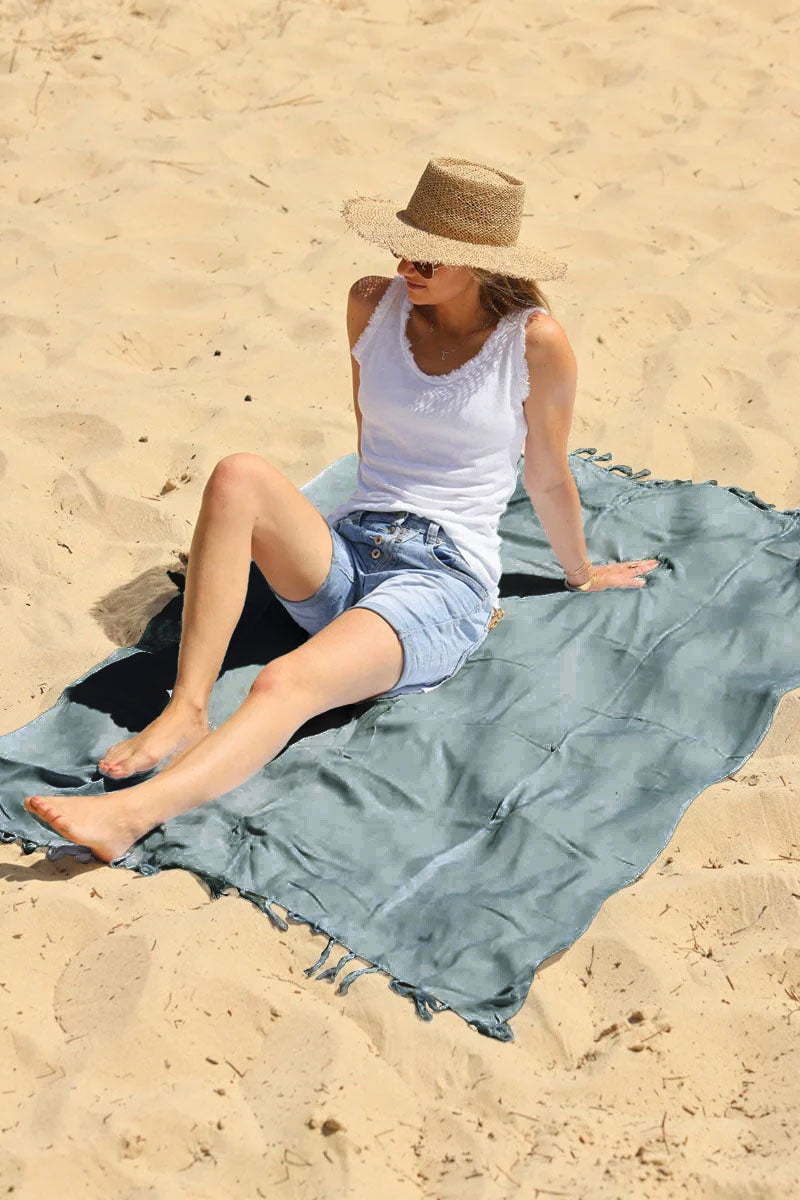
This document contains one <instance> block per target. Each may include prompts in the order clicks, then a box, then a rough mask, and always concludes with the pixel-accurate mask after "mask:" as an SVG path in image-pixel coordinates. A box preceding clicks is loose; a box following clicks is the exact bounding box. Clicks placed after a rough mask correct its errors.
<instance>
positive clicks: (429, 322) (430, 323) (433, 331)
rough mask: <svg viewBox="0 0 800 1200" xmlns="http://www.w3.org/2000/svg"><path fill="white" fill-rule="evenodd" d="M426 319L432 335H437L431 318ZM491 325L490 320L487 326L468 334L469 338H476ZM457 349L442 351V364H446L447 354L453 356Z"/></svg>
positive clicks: (480, 326)
mask: <svg viewBox="0 0 800 1200" xmlns="http://www.w3.org/2000/svg"><path fill="white" fill-rule="evenodd" d="M426 319H427V322H428V325H429V326H430V331H431V333H435V332H436V331H435V329H434V327H433V322H432V321H431V319H430V317H427V318H426ZM491 324H492V321H491V320H489V321H487V322H486V324H485V325H479V326H478V328H477V329H474V330H473V331H472V333H471V334H468V335H467V336H468V337H474V336H475V334H476V333H480V332H481V330H482V329H488V328H489V326H490V325H491ZM455 349H456V347H455V346H452V347H451V348H450V349H449V350H442V352H441V353H442V362H444V360H445V356H446V355H447V354H452V352H453V350H455Z"/></svg>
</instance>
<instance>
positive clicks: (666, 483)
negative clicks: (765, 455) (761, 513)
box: [570, 446, 800, 516]
mask: <svg viewBox="0 0 800 1200" xmlns="http://www.w3.org/2000/svg"><path fill="white" fill-rule="evenodd" d="M570 454H571V455H578V454H580V455H584V454H585V455H587V456H588V457H586V458H584V459H583V460H582V461H583V462H593V463H601V462H608V461H609V460H610V459H611V458H613V457H614V456H613V454H612V453H611V451H610V450H607V451H606V452H605V453H604V454H598V453H597V450H596V447H594V446H580V447H579V448H578V449H577V450H572V451H571V452H570ZM605 470H607V471H608V472H609V474H610V473H611V472H612V471H619V472H621V474H623V475H625V476H627V478H628V479H633V480H637V481H638V480H639V479H644V478H645V477H646V476H647V475H650V471H649V470H648V469H647V467H642V469H641V471H634V470H633V468H632V467H629V466H628V465H627V463H613V464H612V465H611V466H609V467H606V468H605ZM692 482H693V481H692V480H691V479H656V478H651V479H648V481H647V486H648V487H651V486H653V487H670V486H672V485H673V484H691V483H692ZM703 483H711V484H713V485H714V486H715V487H721V488H722V490H723V491H726V492H730V493H731V494H732V495H734V496H738V497H739V499H740V500H746V501H748V503H750V504H752V505H754V506H755V507H756V508H761V509H767V510H768V509H774V508H775V505H774V504H770V503H769V502H768V501H767V500H762V499H761V497H760V496H757V495H756V494H755V492H749V491H747V489H746V488H741V487H737V486H736V484H732V483H731V484H720V483H718V481H717V480H716V479H705V480H704V481H703ZM696 486H702V485H700V484H698V485H696ZM780 511H782V512H785V513H786V514H787V515H789V516H792V515H794V516H800V508H788V509H782V510H780Z"/></svg>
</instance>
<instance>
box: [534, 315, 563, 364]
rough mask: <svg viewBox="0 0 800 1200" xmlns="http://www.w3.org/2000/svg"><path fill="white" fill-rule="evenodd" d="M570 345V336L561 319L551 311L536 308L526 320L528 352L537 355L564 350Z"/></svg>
mask: <svg viewBox="0 0 800 1200" xmlns="http://www.w3.org/2000/svg"><path fill="white" fill-rule="evenodd" d="M567 346H569V338H568V337H567V334H566V331H565V329H564V327H563V325H562V324H561V322H560V321H557V320H556V318H555V317H554V316H553V315H552V313H549V312H543V311H542V310H541V309H535V310H534V311H533V312H530V313H528V316H527V318H526V320H525V348H526V352H528V353H532V354H533V355H535V356H539V355H549V354H553V353H556V354H557V353H558V352H559V351H560V350H561V351H563V349H564V348H565V347H567Z"/></svg>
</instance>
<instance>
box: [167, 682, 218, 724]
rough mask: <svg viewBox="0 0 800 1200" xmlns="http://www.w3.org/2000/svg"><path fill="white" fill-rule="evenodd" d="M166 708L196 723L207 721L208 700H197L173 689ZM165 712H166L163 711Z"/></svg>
mask: <svg viewBox="0 0 800 1200" xmlns="http://www.w3.org/2000/svg"><path fill="white" fill-rule="evenodd" d="M167 708H169V709H172V711H173V712H179V713H181V714H182V715H185V716H187V717H190V718H192V719H193V720H197V721H208V698H207V697H206V698H205V699H199V698H198V697H196V696H191V695H187V694H186V693H184V692H182V691H179V690H178V689H177V688H173V691H172V695H171V697H170V701H169V704H168V705H167ZM165 711H166V710H165Z"/></svg>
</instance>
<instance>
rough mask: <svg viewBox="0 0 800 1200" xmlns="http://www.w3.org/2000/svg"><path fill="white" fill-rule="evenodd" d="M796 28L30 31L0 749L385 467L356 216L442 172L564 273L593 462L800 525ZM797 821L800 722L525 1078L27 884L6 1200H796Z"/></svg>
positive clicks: (570, 22)
mask: <svg viewBox="0 0 800 1200" xmlns="http://www.w3.org/2000/svg"><path fill="white" fill-rule="evenodd" d="M789 7H790V6H787V5H785V4H781V3H778V2H777V0H761V2H760V3H758V4H755V3H752V2H746V0H740V2H739V3H737V4H723V3H712V4H710V5H702V4H699V3H697V2H692V0H685V2H683V3H681V4H679V5H677V6H675V5H672V6H669V5H664V4H657V3H640V4H636V3H630V4H627V5H626V4H624V3H621V2H620V0H606V2H602V0H591V2H590V3H589V4H584V5H577V4H574V3H571V4H568V5H567V6H566V7H563V8H557V9H552V8H549V7H545V6H536V8H534V6H527V5H523V4H522V3H519V2H518V3H516V4H514V3H509V2H508V0H498V2H496V3H494V4H492V5H488V4H484V3H472V2H469V0H461V3H455V0H438V2H435V3H433V4H431V5H423V4H421V3H417V2H415V3H413V4H394V3H390V2H389V0H380V2H375V3H366V2H359V0H337V2H334V0H328V2H325V0H308V2H307V3H305V4H300V3H295V4H292V3H288V2H285V0H277V2H276V3H274V4H272V5H271V6H269V5H263V6H258V5H246V4H235V3H234V4H232V5H231V4H227V5H223V4H216V3H214V2H213V0H200V2H199V3H195V4H189V3H186V2H175V3H171V4H167V3H165V2H163V0H130V2H126V3H120V4H100V3H98V2H97V0H85V2H84V3H83V4H81V5H78V4H77V3H76V2H75V0H66V2H65V3H63V4H61V5H58V6H57V5H54V4H51V3H50V0H43V2H41V3H34V2H32V0H9V3H8V4H6V5H4V6H3V8H2V9H1V10H0V33H1V34H2V41H1V42H0V145H2V149H3V163H2V167H0V218H1V219H2V230H3V232H2V238H0V280H1V281H2V288H1V289H0V335H2V347H3V374H4V379H3V389H2V400H1V401H0V479H2V488H3V507H2V513H0V534H1V535H0V647H1V649H2V659H3V667H4V669H3V672H2V677H0V701H2V706H1V708H0V714H1V715H0V723H1V724H0V731H1V732H6V731H8V730H11V729H15V728H17V727H19V726H20V725H22V724H23V723H25V722H27V721H29V720H30V719H32V718H33V717H34V716H36V715H37V714H38V713H40V712H42V711H44V710H45V709H47V708H49V707H50V706H51V705H52V704H54V703H55V701H56V700H57V698H58V696H59V695H60V693H61V691H62V689H63V687H64V686H65V685H66V684H67V683H69V682H70V681H71V680H73V679H75V678H76V677H77V676H78V675H80V674H81V673H83V672H84V671H86V670H88V669H89V668H90V667H91V666H92V665H93V664H95V663H98V662H100V661H101V660H102V659H104V658H105V657H107V655H109V654H110V653H111V652H112V651H113V650H114V649H115V648H116V647H117V646H118V645H123V644H129V643H130V642H131V641H133V640H135V637H136V636H137V635H138V633H139V632H141V629H142V628H143V625H144V623H145V622H146V620H147V618H148V617H149V616H150V615H152V614H153V613H154V612H155V611H157V610H158V609H159V608H160V607H161V606H162V605H163V603H164V602H165V600H166V599H167V598H169V596H171V595H173V594H175V592H174V587H173V585H172V583H171V582H170V580H169V578H168V577H167V575H166V571H167V569H171V568H172V567H174V566H175V565H176V564H177V562H178V557H177V556H178V555H179V553H180V552H181V551H186V550H188V547H189V543H190V539H191V532H192V528H193V524H194V520H195V518H196V515H197V511H198V508H199V503H200V497H201V493H202V489H203V486H204V483H205V480H206V479H207V477H208V475H209V473H210V471H211V470H212V468H213V466H214V464H215V463H216V462H217V461H218V459H219V458H221V457H222V456H223V455H225V454H228V453H231V452H234V451H241V450H247V451H253V452H256V453H259V454H262V455H264V456H265V457H267V458H269V459H270V461H272V462H273V463H275V465H276V466H277V467H279V468H280V469H281V470H282V471H283V472H285V474H286V475H287V476H288V477H289V478H290V479H291V480H292V481H293V482H294V483H295V484H296V485H297V486H301V485H302V484H303V483H304V482H306V481H307V480H308V479H310V478H311V477H312V476H314V475H316V474H317V473H318V472H319V471H321V470H322V468H323V467H324V466H325V465H326V464H327V463H329V462H330V461H331V460H333V459H335V458H337V457H339V456H340V455H343V454H349V453H351V452H352V451H353V450H354V449H355V444H356V443H355V420H354V416H353V411H352V395H351V385H350V366H349V355H348V347H347V339H346V333H345V303H346V295H347V289H348V288H349V285H350V283H351V282H352V281H353V280H354V279H356V278H358V277H359V276H361V275H364V274H371V273H383V274H386V275H391V274H393V273H394V270H395V264H394V260H392V259H391V258H389V257H388V256H385V255H383V254H382V253H381V251H380V250H378V249H377V248H371V247H370V246H369V245H368V244H367V243H366V242H363V241H361V240H360V239H358V238H357V237H355V236H354V235H352V234H350V233H349V232H348V231H347V230H346V228H345V226H344V223H343V221H342V220H341V218H340V216H339V207H340V205H341V203H342V202H343V200H344V199H345V198H346V197H347V196H349V195H351V194H353V193H355V192H360V193H362V194H378V193H380V194H384V195H386V196H391V197H394V198H396V199H398V200H399V201H401V202H403V203H405V201H406V200H407V199H408V198H409V197H410V194H411V191H412V190H413V186H414V185H415V183H416V180H417V179H418V177H419V175H420V174H421V172H422V170H423V169H424V167H425V165H426V163H427V161H428V159H429V158H430V157H431V156H433V155H435V154H453V155H457V156H461V157H466V158H472V159H478V160H481V161H486V162H489V163H491V164H493V165H495V166H498V167H500V168H502V169H506V170H509V171H512V172H514V173H516V174H518V175H520V176H521V177H522V178H523V179H524V180H525V181H526V184H527V200H526V212H527V213H529V214H531V215H530V216H529V217H528V218H527V220H526V223H525V225H524V227H523V235H522V240H527V241H531V242H534V243H538V244H540V245H542V246H543V247H545V248H547V249H548V250H549V251H550V252H551V253H553V254H554V255H555V256H556V257H558V258H561V259H563V260H564V261H566V262H567V263H568V264H569V273H568V275H567V278H566V279H564V280H561V281H559V282H557V283H555V284H549V285H548V284H545V285H543V286H544V291H545V293H546V295H547V296H548V298H549V299H550V302H551V304H552V307H553V311H554V313H555V315H556V316H557V317H558V318H559V320H560V321H561V322H562V324H563V325H564V327H565V329H566V330H567V333H568V335H569V337H570V340H571V342H572V345H573V347H574V349H575V352H576V355H577V359H578V364H579V392H578V402H577V405H576V414H575V422H574V426H573V432H572V437H571V439H570V443H571V448H576V447H578V446H584V445H590V446H595V447H597V448H598V450H599V451H605V450H611V451H612V452H613V455H614V460H615V461H616V462H625V463H629V464H631V465H632V466H633V468H634V470H638V469H639V468H641V467H645V466H646V467H648V468H649V469H650V470H651V471H652V473H653V475H654V476H657V477H662V478H673V477H678V478H691V479H693V480H695V481H696V482H701V481H703V480H705V479H709V478H713V479H717V480H718V481H719V483H720V484H723V485H725V484H728V485H730V484H736V485H738V486H740V487H743V488H746V489H752V490H753V491H755V493H756V494H757V495H758V496H760V497H762V498H764V499H765V500H768V501H771V502H772V503H774V504H775V505H776V506H777V507H778V508H789V507H796V506H797V505H798V503H800V470H799V469H798V444H800V438H799V437H798V434H799V433H800V429H799V428H798V426H799V424H800V422H799V421H798V416H797V395H798V382H800V381H799V380H798V375H799V374H800V371H799V370H798V363H797V355H796V312H795V307H796V302H797V296H798V261H797V254H796V234H797V223H796V204H797V183H798V179H797V162H796V153H793V152H796V127H795V128H794V129H793V128H792V125H791V118H792V110H793V109H794V111H795V112H796V109H797V93H796V91H793V90H792V88H791V86H790V78H791V76H790V62H791V58H790V55H791V51H792V49H793V47H794V46H795V45H796V42H793V39H792V28H793V26H792V18H791V16H790V15H789V13H788V9H789ZM793 236H794V239H795V241H794V247H795V249H794V250H793V244H792V240H791V239H792V237H793ZM217 352H218V353H217ZM248 396H249V397H250V399H249V400H248V399H246V397H248ZM167 480H171V481H172V482H173V483H174V484H176V486H175V487H174V488H173V489H172V490H169V491H166V492H163V493H162V489H163V487H164V485H165V483H166V481H167ZM799 793H800V692H794V693H790V694H788V695H786V696H785V697H784V698H783V699H782V701H781V703H780V705H779V707H778V710H777V713H776V717H775V720H774V722H773V724H772V727H771V729H770V730H769V733H768V734H767V736H766V738H765V739H764V741H763V742H762V744H761V745H760V746H759V748H758V749H757V751H756V752H755V754H754V755H753V756H752V758H751V759H750V761H749V762H748V763H747V764H746V766H745V767H744V768H743V770H742V771H741V772H739V773H738V775H737V776H736V778H735V779H727V780H724V781H722V782H721V783H719V784H717V785H715V786H714V787H711V788H709V789H708V790H707V791H705V792H704V793H703V794H702V795H701V796H699V797H698V798H697V799H696V800H695V801H694V802H693V804H692V805H691V806H690V808H689V809H688V811H687V812H686V814H685V816H684V817H683V819H682V820H681V822H680V824H679V826H678V828H677V831H676V833H675V835H674V837H673V838H672V840H671V842H670V844H669V845H668V846H667V847H666V849H665V850H664V852H663V853H662V855H661V856H660V857H659V859H658V860H657V862H656V863H655V864H654V865H653V866H652V867H651V868H650V869H649V870H648V871H647V873H646V874H645V875H644V876H643V877H642V878H641V879H640V880H639V881H638V882H636V883H635V884H633V885H631V886H630V887H628V888H626V889H624V890H623V891H621V892H620V893H618V894H617V895H615V896H613V897H611V898H610V899H609V900H608V901H607V902H606V903H605V904H604V905H603V907H602V909H601V911H600V912H599V914H598V915H597V917H596V919H595V920H594V922H593V923H592V925H591V926H590V928H589V929H588V930H587V931H586V933H585V934H584V935H583V936H582V937H581V938H580V939H579V940H578V941H577V942H576V943H575V944H574V945H573V946H572V947H571V948H570V949H568V950H567V951H566V952H564V953H562V954H560V955H558V956H557V957H556V958H554V959H552V960H550V962H549V963H548V964H547V965H546V966H545V967H543V968H542V969H541V970H540V971H539V972H538V974H537V977H536V979H535V981H534V983H533V986H532V988H531V991H530V994H529V997H528V1000H527V1002H526V1004H525V1006H524V1008H523V1009H522V1010H521V1011H520V1012H519V1014H518V1015H517V1016H516V1017H515V1018H514V1019H513V1021H512V1026H513V1030H514V1034H515V1038H516V1040H515V1042H513V1043H508V1044H503V1043H499V1042H493V1041H491V1040H490V1039H487V1038H483V1037H480V1036H479V1035H478V1034H476V1033H475V1032H474V1031H473V1030H471V1029H470V1028H469V1027H468V1026H467V1025H466V1024H465V1023H464V1022H463V1021H462V1020H461V1019H460V1018H459V1017H457V1016H456V1015H454V1014H452V1013H443V1014H441V1015H438V1016H436V1017H435V1018H434V1020H433V1021H432V1022H430V1023H423V1022H422V1021H420V1020H419V1018H418V1017H417V1016H416V1013H415V1010H414V1007H413V1004H412V1003H411V1001H410V1000H404V999H401V998H400V997H398V996H396V995H394V994H393V993H392V992H390V991H389V989H388V987H387V981H386V978H385V977H384V976H382V975H379V974H375V975H369V976H365V977H364V979H362V980H360V981H359V982H358V984H357V986H355V987H354V988H353V989H352V991H351V992H350V993H349V994H348V995H347V996H346V997H337V996H336V994H335V991H334V988H333V987H332V986H331V985H330V984H324V983H317V982H314V981H313V980H308V979H307V978H306V977H305V976H304V974H303V970H304V968H305V967H307V966H309V965H311V963H313V962H314V961H315V959H316V958H317V956H318V954H319V953H320V951H321V949H322V948H323V946H324V944H325V942H324V939H323V938H321V937H315V936H314V935H312V934H311V933H310V931H309V930H308V928H307V927H305V926H291V927H290V929H289V931H288V932H287V933H285V934H282V933H280V932H278V931H277V930H275V929H274V928H273V927H272V926H271V924H270V923H269V921H268V920H267V919H266V918H265V917H264V916H263V915H261V914H260V913H258V912H257V911H256V910H255V909H254V908H253V907H252V906H251V905H250V904H248V903H247V902H246V901H244V900H242V899H240V898H238V897H236V896H226V897H223V898H222V899H220V900H218V901H215V902H212V901H211V900H210V899H209V897H208V893H207V890H206V889H205V887H204V886H202V884H201V883H200V881H199V880H198V879H196V878H195V877H193V876H192V875H190V874H188V873H186V872H180V871H170V872H166V873H165V874H163V875H159V876H156V877H153V878H143V877H140V876H138V875H135V874H133V873H132V872H127V871H124V870H111V869H109V868H106V867H101V866H98V865H97V864H94V863H93V864H88V865H82V864H80V863H78V862H76V861H74V860H71V859H61V860H59V861H57V862H50V863H48V862H46V861H45V858H44V854H43V853H42V852H41V851H39V852H36V853H34V854H33V855H30V856H25V855H23V854H22V853H21V851H20V848H19V845H17V844H13V845H9V846H4V847H2V848H0V877H2V881H3V882H2V888H0V911H1V912H2V921H1V922H0V942H1V943H2V950H1V951H0V963H1V964H2V965H1V966H0V1037H1V1038H2V1048H1V1050H0V1194H2V1195H3V1196H6V1195H8V1196H11V1195H13V1196H14V1197H15V1198H18V1197H25V1198H26V1200H27V1198H28V1197H30V1198H36V1200H39V1198H41V1197H44V1196H51V1195H54V1194H58V1195H60V1196H64V1197H72V1196H76V1197H77V1196H80V1197H91V1198H94V1197H100V1196H106V1195H114V1196H117V1197H119V1198H120V1200H145V1198H150V1197H153V1198H157V1200H172V1198H173V1197H187V1198H189V1197H190V1198H191V1200H200V1198H205V1197H209V1198H210V1197H212V1196H213V1197H215V1198H216V1197H218V1196H220V1195H223V1196H233V1197H243V1198H244V1197H246V1198H247V1200H250V1198H251V1197H259V1196H260V1197H269V1198H270V1200H272V1198H273V1197H282V1198H284V1200H289V1198H290V1197H298V1198H309V1200H310V1198H312V1197H313V1198H315V1200H335V1198H336V1200H338V1198H339V1197H345V1196H346V1197H355V1198H359V1200H360V1198H361V1197H371V1196H374V1195H380V1196H381V1198H382V1200H406V1198H410V1197H422V1196H424V1197H436V1198H437V1200H439V1198H446V1200H451V1198H452V1200H473V1198H475V1200H478V1198H480V1200H483V1198H486V1200H494V1198H506V1197H516V1196H521V1197H525V1198H526V1200H527V1198H528V1197H535V1196H540V1195H541V1196H551V1195H558V1196H571V1197H591V1198H594V1197H599V1198H605V1197H626V1198H627V1197H637V1198H638V1197H651V1196H653V1197H656V1196H657V1197H672V1196H675V1197H678V1196H680V1197H686V1196H688V1197H702V1198H703V1200H717V1198H719V1200H722V1198H723V1197H724V1198H726V1200H728V1198H734V1197H736V1198H738V1197H748V1198H754V1197H759V1198H760V1197H779V1196H780V1197H787V1196H793V1195H794V1196H798V1195H800V1156H799V1155H798V1137H800V1127H799V1126H800V1120H799V1119H798V1100H799V1099H800V1088H799V1087H798V1082H797V1081H798V1078H800V1063H799V1062H798V1057H799V1056H798V1049H797V1047H798V1034H799V1033H800V807H798V794H799ZM279 911H281V910H280V909H279ZM356 965H357V964H356ZM326 1122H329V1124H327V1125H326V1124H325V1123H326ZM331 1122H333V1123H338V1127H337V1126H335V1125H334V1124H331Z"/></svg>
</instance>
